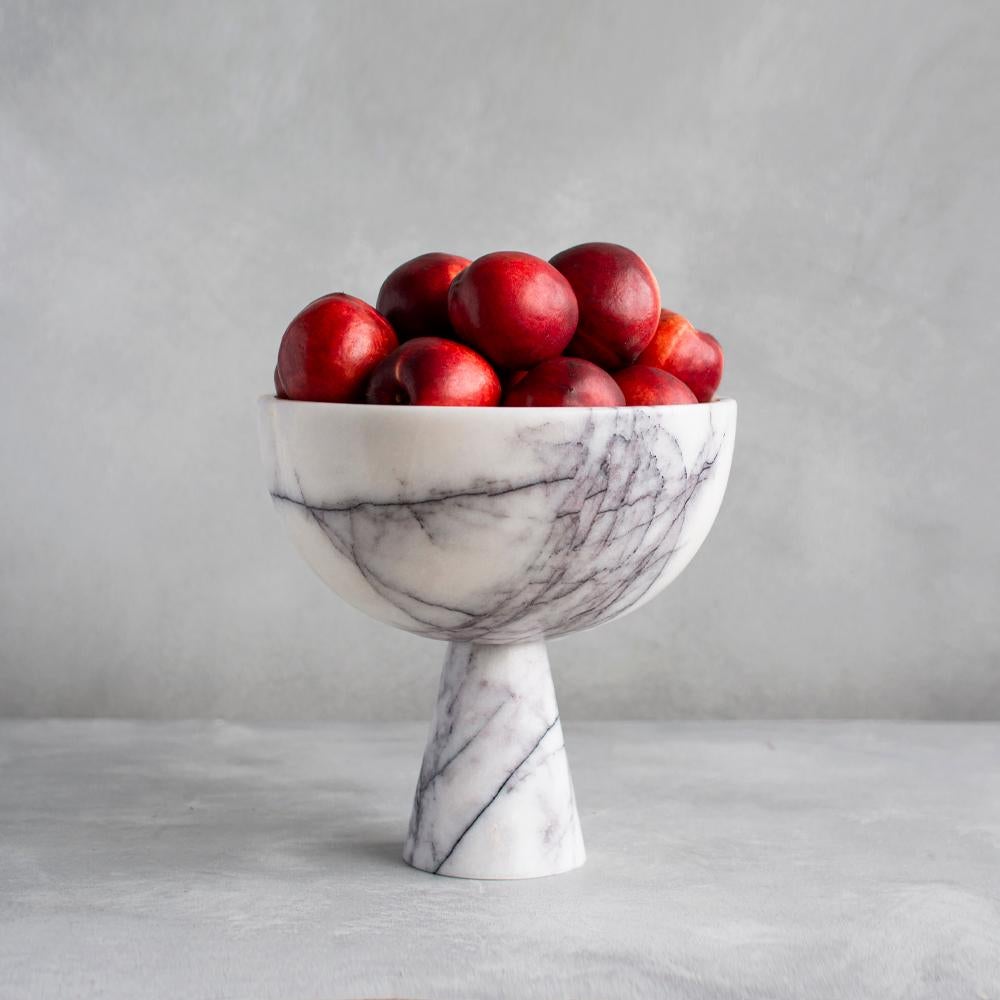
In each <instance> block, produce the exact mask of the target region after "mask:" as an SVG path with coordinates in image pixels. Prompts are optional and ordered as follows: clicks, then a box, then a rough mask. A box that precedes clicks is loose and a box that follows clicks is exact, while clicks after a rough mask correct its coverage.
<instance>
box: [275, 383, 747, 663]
mask: <svg viewBox="0 0 1000 1000" xmlns="http://www.w3.org/2000/svg"><path fill="white" fill-rule="evenodd" d="M259 418H260V439H261V452H262V457H263V462H264V468H265V474H266V477H267V483H268V488H269V490H270V493H271V496H272V497H273V499H274V503H275V506H276V507H277V509H278V511H279V513H280V514H281V516H282V519H283V520H284V522H285V526H286V528H287V530H288V532H289V534H290V536H291V538H292V540H293V542H294V543H295V545H296V546H297V548H298V549H299V552H300V553H301V554H302V556H303V558H304V559H305V560H306V561H307V562H308V563H309V564H310V566H312V568H313V569H314V570H315V571H316V572H317V573H318V574H319V576H320V577H321V578H322V579H323V580H324V581H325V582H326V583H327V584H328V585H329V586H330V587H331V588H332V589H333V590H334V591H336V593H337V594H339V595H340V596H341V597H343V598H344V599H345V600H347V601H349V602H350V603H351V604H353V605H355V606H356V607H357V608H359V609H360V610H362V611H364V612H366V613H367V614H369V615H371V616H372V617H374V618H377V619H379V620H380V621H383V622H386V623H388V624H390V625H394V626H396V627H398V628H402V629H405V630H406V631H409V632H414V633H417V634H418V635H423V636H428V637H430V638H436V639H448V640H463V641H479V642H493V643H499V642H522V641H524V640H527V639H534V638H537V637H539V636H558V635H563V634H566V633H569V632H575V631H578V630H580V629H582V628H589V627H592V626H594V625H598V624H601V623H602V622H607V621H611V620H613V619H615V618H618V617H620V616H622V615H624V614H626V613H627V612H629V611H632V610H634V609H635V608H638V607H640V606H641V605H642V604H644V603H646V602H647V601H649V600H651V599H652V598H653V597H654V596H655V595H656V594H658V593H659V592H660V591H661V590H662V589H663V588H664V587H666V586H667V584H668V583H670V581H671V580H673V579H674V578H675V577H676V576H677V575H678V574H679V573H680V572H681V570H683V569H684V567H685V566H686V565H687V564H688V562H690V560H691V559H692V558H693V556H694V554H695V553H696V552H697V550H698V548H699V547H700V545H701V544H702V542H703V541H704V540H705V537H706V536H707V534H708V532H709V530H710V529H711V527H712V524H713V522H714V521H715V517H716V514H717V513H718V510H719V506H720V505H721V503H722V497H723V494H724V493H725V489H726V483H727V480H728V476H729V468H730V464H731V462H732V455H733V443H734V436H735V432H736V403H735V402H734V401H733V400H728V399H727V400H720V401H717V402H714V403H706V404H701V405H692V406H669V407H631V408H606V409H599V408H598V409H588V408H575V407H567V408H561V409H550V408H524V409H504V408H466V407H462V408H457V407H398V406H351V405H330V404H320V403H300V402H291V401H288V400H277V399H274V398H273V397H264V398H262V399H261V401H260V404H259Z"/></svg>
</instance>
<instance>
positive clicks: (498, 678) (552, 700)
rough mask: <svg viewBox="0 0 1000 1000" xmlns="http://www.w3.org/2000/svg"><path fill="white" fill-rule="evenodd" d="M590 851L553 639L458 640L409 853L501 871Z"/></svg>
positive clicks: (431, 865)
mask: <svg viewBox="0 0 1000 1000" xmlns="http://www.w3.org/2000/svg"><path fill="white" fill-rule="evenodd" d="M585 857H586V854H585V852H584V847H583V836H582V834H581V832H580V820H579V817H578V816H577V811H576V799H575V798H574V795H573V782H572V780H571V778H570V773H569V763H568V761H567V759H566V748H565V745H564V743H563V734H562V726H561V725H560V722H559V709H558V707H557V705H556V697H555V690H554V689H553V686H552V675H551V673H550V671H549V659H548V654H547V653H546V650H545V643H544V641H538V642H528V643H518V644H516V645H507V646H503V645H500V646H490V645H477V644H474V643H450V644H449V646H448V656H447V659H446V661H445V665H444V670H443V671H442V674H441V685H440V689H439V691H438V700H437V707H436V709H435V713H434V722H433V724H432V727H431V733H430V739H429V740H428V743H427V748H426V750H425V751H424V760H423V766H422V767H421V769H420V779H419V781H418V783H417V791H416V795H415V797H414V802H413V813H412V815H411V817H410V829H409V834H408V835H407V838H406V846H405V848H404V850H403V858H404V860H405V861H406V862H407V864H410V865H412V866H413V867H414V868H420V869H423V870H424V871H428V872H433V873H434V874H436V875H453V876H458V877H460V878H491V879H500V878H534V877H537V876H540V875H555V874H557V873H559V872H565V871H569V870H571V869H573V868H578V867H579V866H580V865H582V864H583V862H584V860H585Z"/></svg>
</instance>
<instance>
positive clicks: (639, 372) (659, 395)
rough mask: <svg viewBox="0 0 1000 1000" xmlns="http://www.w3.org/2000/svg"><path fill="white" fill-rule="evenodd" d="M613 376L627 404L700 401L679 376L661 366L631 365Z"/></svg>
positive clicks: (669, 404)
mask: <svg viewBox="0 0 1000 1000" xmlns="http://www.w3.org/2000/svg"><path fill="white" fill-rule="evenodd" d="M611 377H612V378H613V379H614V380H615V381H616V382H617V383H618V388H619V389H621V391H622V395H624V397H625V405H626V406H675V405H677V404H681V403H697V402H698V398H697V396H695V394H694V393H693V392H692V391H691V390H690V389H689V388H688V387H687V386H686V385H685V384H684V383H683V382H682V381H681V380H680V379H679V378H675V377H674V376H673V375H671V374H670V373H669V372H665V371H663V370H662V369H661V368H652V367H651V366H650V365H631V366H630V367H628V368H623V369H622V370H621V371H620V372H615V374H614V375H612V376H611Z"/></svg>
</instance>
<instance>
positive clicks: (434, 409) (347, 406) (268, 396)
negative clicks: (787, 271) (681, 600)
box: [257, 393, 736, 414]
mask: <svg viewBox="0 0 1000 1000" xmlns="http://www.w3.org/2000/svg"><path fill="white" fill-rule="evenodd" d="M257 402H258V404H260V405H266V404H275V405H279V406H282V407H303V408H307V409H311V408H317V409H318V408H326V409H329V410H330V411H333V410H334V409H336V410H338V411H340V412H349V411H355V410H363V411H365V412H368V411H371V412H372V413H386V412H394V413H409V414H413V413H415V412H420V411H424V412H429V413H465V414H469V413H477V414H478V413H491V412H492V413H521V414H524V413H550V414H551V413H608V412H611V413H619V412H625V411H633V412H634V411H637V410H644V411H647V412H650V411H651V412H654V413H663V412H664V411H668V410H677V411H680V412H684V413H690V412H692V411H695V410H698V409H699V408H701V407H709V408H712V409H718V408H722V407H726V406H728V405H730V404H732V405H735V404H736V400H735V399H734V398H733V397H732V396H722V397H720V398H719V399H710V400H709V401H708V402H707V403H661V404H659V405H656V406H438V405H434V406H400V405H396V404H392V403H327V402H320V401H318V400H309V399H284V398H283V397H280V396H276V395H274V393H264V394H263V395H261V396H258V397H257Z"/></svg>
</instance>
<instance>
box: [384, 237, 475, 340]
mask: <svg viewBox="0 0 1000 1000" xmlns="http://www.w3.org/2000/svg"><path fill="white" fill-rule="evenodd" d="M471 263H472V261H470V260H469V259H468V258H467V257H457V256H456V255H455V254H451V253H425V254H421V255H420V256H419V257H414V258H413V260H408V261H407V262H406V263H405V264H400V265H399V267H397V268H396V270H395V271H393V272H392V273H391V274H390V275H389V277H388V278H386V279H385V281H383V282H382V287H381V289H379V293H378V299H377V300H376V302H375V308H376V309H377V310H378V311H379V312H380V313H381V314H382V315H383V316H384V317H385V318H386V319H387V320H388V321H389V323H390V324H391V325H392V328H393V329H394V330H395V331H396V336H397V337H399V340H400V342H401V343H402V342H403V341H406V340H412V339H413V338H414V337H448V336H451V323H450V321H449V320H448V289H449V288H450V287H451V283H452V281H454V280H455V278H456V277H457V276H458V275H459V274H461V273H462V271H464V270H465V269H466V268H467V267H468V266H469V264H471Z"/></svg>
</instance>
